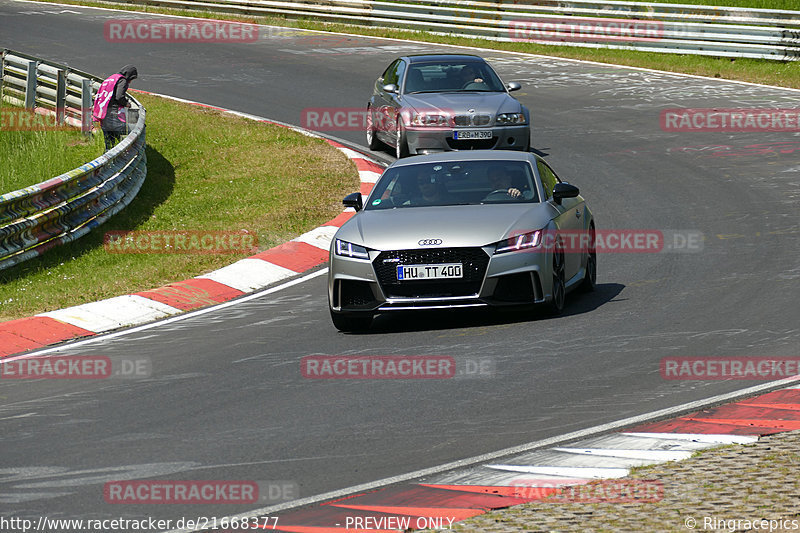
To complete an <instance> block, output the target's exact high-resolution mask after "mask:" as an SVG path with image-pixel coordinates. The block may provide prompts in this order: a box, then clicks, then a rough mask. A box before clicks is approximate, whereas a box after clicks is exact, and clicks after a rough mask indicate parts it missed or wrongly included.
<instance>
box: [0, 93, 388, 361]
mask: <svg viewBox="0 0 800 533" xmlns="http://www.w3.org/2000/svg"><path fill="white" fill-rule="evenodd" d="M156 96H162V97H165V98H170V99H172V100H177V101H180V102H184V103H188V104H193V105H198V106H202V107H207V108H211V109H216V110H219V111H223V112H225V113H230V114H233V115H237V116H241V117H245V118H248V119H252V120H257V121H259V122H266V123H269V124H275V125H278V126H283V127H287V128H290V129H293V130H295V131H297V132H299V133H302V134H304V135H308V136H311V137H318V138H322V139H323V140H325V141H326V142H327V143H328V144H330V145H331V146H334V147H335V148H337V149H339V150H340V151H342V152H343V153H344V154H345V155H346V156H347V157H349V158H350V159H351V160H352V161H353V163H355V165H356V168H357V169H358V175H359V178H360V181H361V187H360V191H361V193H362V194H368V193H369V192H370V190H372V187H373V185H374V183H375V181H376V180H377V179H378V177H379V176H380V174H381V173H382V172H383V169H384V167H383V166H382V165H380V164H378V163H376V162H374V161H372V160H370V159H367V158H366V157H365V156H364V154H361V153H359V152H357V151H355V150H351V149H350V148H346V147H345V146H343V145H342V144H340V143H338V142H335V141H332V140H329V139H325V138H323V137H320V136H319V135H316V134H314V133H311V132H309V131H307V130H303V129H301V128H297V127H295V126H291V125H289V124H282V123H279V122H275V121H271V120H267V119H264V118H262V117H257V116H254V115H248V114H245V113H239V112H236V111H231V110H228V109H223V108H220V107H214V106H209V105H206V104H202V103H199V102H192V101H190V100H184V99H181V98H174V97H170V96H163V95H156ZM353 214H354V211H353V210H352V209H350V208H348V209H346V210H344V211H343V212H342V213H341V214H340V215H338V216H337V217H335V218H333V219H332V220H329V221H328V222H326V223H325V224H323V225H322V226H320V227H318V228H315V229H313V230H311V231H309V232H307V233H304V234H302V235H300V236H299V237H297V238H295V239H292V240H291V241H289V242H287V243H284V244H281V245H279V246H276V247H274V248H270V249H269V250H266V251H264V252H260V253H258V254H256V255H254V256H252V257H248V258H246V259H241V260H239V261H237V262H235V263H233V264H230V265H228V266H226V267H223V268H220V269H219V270H215V271H213V272H209V273H207V274H203V275H200V276H197V277H195V278H192V279H187V280H184V281H176V282H174V283H170V284H168V285H165V286H163V287H158V288H156V289H151V290H148V291H142V292H137V293H135V294H126V295H123V296H116V297H114V298H109V299H107V300H101V301H98V302H91V303H86V304H82V305H76V306H74V307H67V308H65V309H59V310H57V311H50V312H47V313H41V314H38V315H36V316H33V317H29V318H22V319H18V320H11V321H8V322H2V323H0V358H2V357H8V356H10V355H14V354H18V353H21V352H24V351H28V350H34V349H38V348H43V347H45V346H47V345H50V344H55V343H59V342H63V341H67V340H71V339H75V338H79V337H87V336H91V335H96V334H99V333H106V332H109V331H112V330H115V329H119V328H125V327H131V326H137V325H141V324H146V323H149V322H153V321H155V320H160V319H163V318H166V317H169V316H172V315H176V314H179V313H184V312H186V311H191V310H194V309H198V308H200V307H205V306H208V305H214V304H218V303H222V302H225V301H228V300H232V299H233V298H236V297H239V296H242V295H243V294H247V293H250V292H254V291H257V290H259V289H263V288H264V287H267V286H269V285H272V284H274V283H277V282H279V281H282V280H285V279H287V278H290V277H293V276H296V275H298V274H301V273H303V272H306V271H308V270H310V269H312V268H314V267H317V266H319V265H321V264H323V263H325V262H326V261H327V260H328V250H329V249H330V245H331V240H332V238H333V235H334V234H335V233H336V230H338V229H339V227H341V226H342V224H344V223H345V222H346V221H347V220H348V219H349V218H350V217H352V216H353Z"/></svg>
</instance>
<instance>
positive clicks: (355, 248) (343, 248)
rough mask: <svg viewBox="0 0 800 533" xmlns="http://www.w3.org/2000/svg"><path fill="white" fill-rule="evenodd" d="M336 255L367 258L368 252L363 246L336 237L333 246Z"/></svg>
mask: <svg viewBox="0 0 800 533" xmlns="http://www.w3.org/2000/svg"><path fill="white" fill-rule="evenodd" d="M334 250H335V251H336V255H341V256H343V257H352V258H353V259H366V260H369V252H368V251H367V249H366V248H364V247H363V246H359V245H357V244H353V243H352V242H347V241H343V240H341V239H336V246H335V248H334Z"/></svg>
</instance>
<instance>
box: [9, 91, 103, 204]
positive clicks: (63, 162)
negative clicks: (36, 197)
mask: <svg viewBox="0 0 800 533" xmlns="http://www.w3.org/2000/svg"><path fill="white" fill-rule="evenodd" d="M20 111H22V109H21V108H18V107H13V106H10V105H9V104H3V103H0V154H3V155H2V157H0V196H2V195H3V194H5V193H9V192H12V191H16V190H17V189H22V188H24V187H28V186H29V185H34V184H36V183H41V182H43V181H45V180H48V179H50V178H53V177H55V176H58V175H60V174H63V173H65V172H69V171H70V170H72V169H74V168H77V167H79V166H81V165H82V164H84V163H86V162H88V161H91V160H92V159H95V158H96V157H99V156H100V155H102V153H103V139H102V136H100V137H99V138H96V137H84V136H83V135H82V134H81V132H80V131H79V130H77V129H75V128H68V129H65V130H64V131H46V130H43V131H30V130H23V129H16V128H17V126H16V125H17V124H19V117H20ZM27 118H30V115H28V116H27ZM33 120H34V119H31V122H26V123H23V127H25V124H31V123H33V124H45V123H47V124H50V123H51V121H52V120H53V119H51V118H50V117H41V118H39V117H36V119H35V120H36V122H33ZM12 125H14V128H13V129H9V126H12ZM3 128H6V129H3Z"/></svg>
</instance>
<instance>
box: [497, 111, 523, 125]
mask: <svg viewBox="0 0 800 533" xmlns="http://www.w3.org/2000/svg"><path fill="white" fill-rule="evenodd" d="M496 122H497V123H498V124H525V113H500V114H499V115H497V121H496Z"/></svg>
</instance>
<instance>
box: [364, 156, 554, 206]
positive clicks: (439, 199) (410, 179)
mask: <svg viewBox="0 0 800 533" xmlns="http://www.w3.org/2000/svg"><path fill="white" fill-rule="evenodd" d="M536 202H539V191H538V189H537V187H536V180H535V179H534V176H533V172H532V170H531V167H530V165H529V164H528V163H526V162H524V161H503V162H498V161H459V162H453V163H427V164H419V165H404V166H400V167H397V168H392V169H389V170H387V171H386V173H385V174H384V175H383V176H382V177H381V179H380V180H378V183H377V184H376V186H375V189H374V190H373V192H372V194H371V195H370V197H369V200H368V202H367V205H366V206H365V208H364V209H365V210H378V209H392V208H408V207H421V206H444V205H479V204H489V203H492V204H496V203H536Z"/></svg>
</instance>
